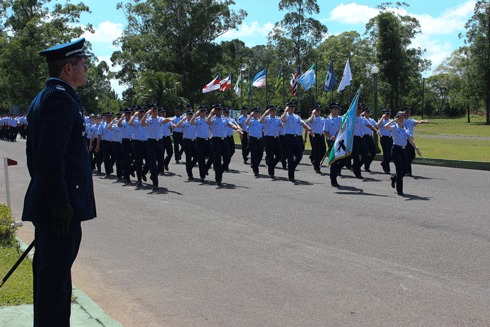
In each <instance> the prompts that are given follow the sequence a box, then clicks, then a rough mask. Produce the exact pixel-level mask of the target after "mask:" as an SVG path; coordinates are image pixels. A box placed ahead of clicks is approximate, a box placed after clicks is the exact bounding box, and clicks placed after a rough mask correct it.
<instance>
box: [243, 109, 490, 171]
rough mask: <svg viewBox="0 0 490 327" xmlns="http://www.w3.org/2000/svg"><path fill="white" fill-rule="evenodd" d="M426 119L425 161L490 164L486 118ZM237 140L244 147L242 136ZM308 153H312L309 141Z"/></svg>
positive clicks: (420, 132) (420, 139)
mask: <svg viewBox="0 0 490 327" xmlns="http://www.w3.org/2000/svg"><path fill="white" fill-rule="evenodd" d="M413 118H414V119H416V120H421V118H420V117H416V116H414V117H413ZM425 119H427V120H429V122H430V123H429V124H420V125H417V126H416V127H415V141H416V143H417V146H418V147H419V148H420V149H421V151H422V155H423V156H424V157H426V158H434V159H452V160H469V161H482V162H490V125H485V117H481V116H471V123H468V122H467V118H466V117H463V118H453V119H451V118H425ZM234 136H235V143H237V144H240V138H239V136H238V134H236V133H235V134H234ZM380 148H381V146H380ZM306 149H311V146H310V142H309V140H308V141H307V142H306Z"/></svg>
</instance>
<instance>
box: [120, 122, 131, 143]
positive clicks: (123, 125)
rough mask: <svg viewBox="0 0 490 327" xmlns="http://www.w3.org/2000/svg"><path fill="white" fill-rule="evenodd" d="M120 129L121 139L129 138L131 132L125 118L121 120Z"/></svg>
mask: <svg viewBox="0 0 490 327" xmlns="http://www.w3.org/2000/svg"><path fill="white" fill-rule="evenodd" d="M120 128H121V131H122V137H123V139H128V140H130V139H131V134H132V128H131V126H130V125H129V122H127V121H126V118H124V120H123V121H122V122H121V127H120Z"/></svg>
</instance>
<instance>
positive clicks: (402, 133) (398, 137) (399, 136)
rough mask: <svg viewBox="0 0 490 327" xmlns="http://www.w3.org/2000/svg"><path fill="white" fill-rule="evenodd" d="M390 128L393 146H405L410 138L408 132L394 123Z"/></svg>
mask: <svg viewBox="0 0 490 327" xmlns="http://www.w3.org/2000/svg"><path fill="white" fill-rule="evenodd" d="M391 128H392V129H391V136H392V137H393V144H394V145H399V146H407V143H408V138H409V137H411V135H410V132H409V131H408V130H407V129H406V128H405V127H400V126H398V124H396V123H394V124H393V125H391Z"/></svg>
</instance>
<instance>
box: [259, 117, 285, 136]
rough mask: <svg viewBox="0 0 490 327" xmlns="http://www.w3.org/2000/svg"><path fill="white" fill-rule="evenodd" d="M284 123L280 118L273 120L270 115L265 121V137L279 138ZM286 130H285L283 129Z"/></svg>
mask: <svg viewBox="0 0 490 327" xmlns="http://www.w3.org/2000/svg"><path fill="white" fill-rule="evenodd" d="M281 126H282V122H281V119H280V118H279V117H274V118H272V117H271V116H270V115H269V116H267V117H265V119H264V135H265V136H274V137H276V136H279V130H280V129H281ZM283 130H284V129H283Z"/></svg>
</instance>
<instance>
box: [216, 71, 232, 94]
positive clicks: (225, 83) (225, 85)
mask: <svg viewBox="0 0 490 327" xmlns="http://www.w3.org/2000/svg"><path fill="white" fill-rule="evenodd" d="M220 84H221V86H220V88H219V90H220V91H221V92H224V91H226V90H231V74H230V75H228V77H227V78H225V79H224V80H222V81H221V83H220Z"/></svg>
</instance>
